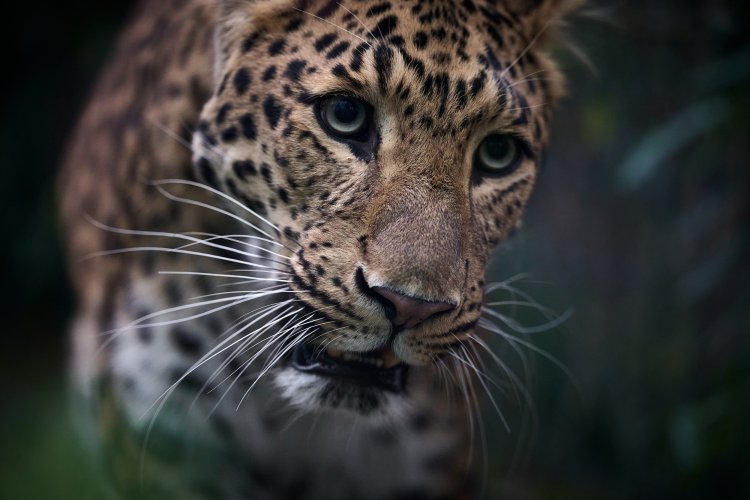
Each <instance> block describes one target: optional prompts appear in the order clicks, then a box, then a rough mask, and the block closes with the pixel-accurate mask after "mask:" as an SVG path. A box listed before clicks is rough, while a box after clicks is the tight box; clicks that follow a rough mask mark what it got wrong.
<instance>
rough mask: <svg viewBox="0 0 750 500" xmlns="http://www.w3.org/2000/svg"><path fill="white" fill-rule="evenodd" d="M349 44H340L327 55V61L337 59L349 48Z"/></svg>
mask: <svg viewBox="0 0 750 500" xmlns="http://www.w3.org/2000/svg"><path fill="white" fill-rule="evenodd" d="M349 45H350V44H349V42H339V43H337V44H336V45H334V46H333V48H332V49H331V50H330V51H329V52H328V54H326V59H335V58H337V57H338V56H340V55H341V54H343V53H344V51H346V49H348V48H349Z"/></svg>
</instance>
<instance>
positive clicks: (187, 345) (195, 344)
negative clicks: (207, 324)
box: [171, 326, 202, 356]
mask: <svg viewBox="0 0 750 500" xmlns="http://www.w3.org/2000/svg"><path fill="white" fill-rule="evenodd" d="M171 339H172V343H173V344H174V345H175V347H177V349H179V350H180V351H182V352H183V353H185V354H187V355H189V356H196V355H198V354H200V351H201V347H202V343H201V341H200V339H199V338H198V337H197V336H196V335H195V334H194V333H192V332H190V331H188V330H187V329H185V327H183V326H177V327H175V329H174V330H172V335H171Z"/></svg>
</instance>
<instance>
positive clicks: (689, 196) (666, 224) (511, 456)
mask: <svg viewBox="0 0 750 500" xmlns="http://www.w3.org/2000/svg"><path fill="white" fill-rule="evenodd" d="M25 9H26V11H25V13H24V14H23V15H20V14H16V13H12V12H11V13H9V14H8V13H6V15H7V16H8V17H6V26H5V29H4V30H3V38H4V39H5V40H4V44H3V46H4V49H5V50H4V55H5V57H6V62H5V64H4V65H3V66H4V68H6V69H7V72H6V74H5V75H4V76H3V77H2V78H1V79H0V82H1V84H2V87H3V90H4V91H3V93H2V96H3V98H2V99H3V100H2V121H1V122H0V127H2V128H1V129H0V165H2V172H3V177H2V179H3V180H2V181H0V203H2V210H0V223H1V224H2V228H3V229H4V231H5V233H4V244H3V245H2V252H0V259H1V260H0V263H1V266H2V268H1V269H2V271H1V272H2V279H3V285H4V287H3V292H4V293H3V299H2V301H0V304H2V308H3V315H2V317H3V318H4V319H5V321H4V325H3V329H2V335H1V336H0V338H1V339H2V351H0V352H1V353H0V401H2V409H1V410H0V450H1V455H0V464H1V465H0V498H13V499H15V498H23V499H25V498H65V499H67V498H71V499H85V498H101V497H102V493H101V490H99V484H98V483H97V480H96V474H95V472H94V468H93V466H92V464H91V463H89V462H88V461H87V459H86V458H85V454H84V452H83V448H82V445H81V444H80V443H79V442H78V440H77V438H76V435H75V433H74V430H73V427H72V424H71V422H70V417H69V411H68V406H67V394H66V375H65V366H64V365H65V356H66V353H65V351H66V347H65V345H66V344H65V338H64V334H65V325H66V322H67V321H68V319H69V317H70V312H71V307H72V303H71V297H70V294H69V289H68V286H67V284H66V278H65V273H64V270H63V267H62V262H61V257H60V250H59V248H58V245H57V240H56V235H55V217H56V210H55V205H54V200H53V190H54V180H55V172H56V169H57V162H58V160H59V157H60V154H61V148H62V145H63V143H64V141H65V138H66V136H67V135H68V133H69V132H70V130H71V127H72V124H73V122H74V120H75V116H76V113H77V110H79V109H80V106H81V105H82V103H83V102H84V98H85V94H86V92H87V89H88V88H90V86H91V84H92V80H93V78H94V76H95V74H96V72H97V69H98V68H99V67H100V65H101V64H102V61H103V60H104V58H105V57H106V54H107V52H108V50H109V48H110V47H111V44H112V40H113V36H114V35H115V33H116V32H117V29H118V26H119V25H120V23H121V22H122V19H123V18H124V15H125V13H126V12H127V11H128V3H127V2H120V3H119V4H118V3H115V2H109V3H103V2H102V3H99V2H93V1H86V2H77V3H76V4H75V5H71V4H69V3H68V2H52V1H37V2H33V3H29V4H28V5H27V6H26V7H25ZM589 13H590V14H594V15H593V17H594V18H595V19H592V18H591V17H592V16H588V17H585V16H583V17H581V18H579V19H577V20H575V22H574V23H573V25H572V28H571V30H570V34H571V38H572V40H573V41H574V42H575V44H576V45H577V46H579V47H580V48H582V50H583V51H584V52H585V53H586V54H587V56H588V58H589V59H590V60H591V61H592V63H593V66H594V68H595V69H594V70H593V71H592V70H590V69H588V68H587V67H586V66H585V65H584V64H582V63H581V62H580V61H578V60H577V59H576V58H575V57H573V56H572V55H571V53H570V52H569V51H565V50H562V51H560V57H561V60H562V61H563V63H564V66H565V68H566V70H567V72H568V74H569V75H570V84H569V89H570V96H569V98H568V99H567V100H566V101H565V102H564V103H563V104H562V106H561V107H560V109H559V111H558V114H557V118H556V124H555V125H556V126H555V131H554V134H553V137H554V140H553V144H552V146H551V148H550V153H549V157H548V159H547V162H546V165H545V168H544V172H543V175H542V179H541V182H540V185H539V189H538V190H537V192H536V195H535V197H534V199H533V202H532V204H531V207H530V210H529V213H528V216H527V219H526V225H525V227H524V229H523V230H522V231H521V232H520V233H519V234H518V236H517V237H515V239H514V240H513V241H511V242H510V243H509V244H508V245H506V246H505V247H504V248H503V249H502V250H501V251H500V252H499V253H498V256H497V258H496V260H495V264H494V265H493V268H492V271H491V276H490V278H491V279H504V278H507V277H509V276H512V275H515V274H517V273H521V272H524V273H529V274H530V276H531V277H530V278H528V279H526V280H524V281H523V282H522V283H521V284H520V286H521V287H522V288H523V289H524V290H526V291H528V292H529V293H530V294H531V295H532V296H534V298H535V299H537V300H538V301H539V302H540V303H542V304H544V305H546V306H550V307H552V308H554V309H556V310H558V311H564V310H566V309H568V308H570V309H572V310H573V316H572V318H571V319H570V320H568V321H567V322H566V323H565V324H564V326H563V327H561V328H557V329H555V330H553V331H550V332H546V333H538V334H531V335H529V336H528V339H530V340H531V341H533V342H534V343H535V344H536V345H538V346H540V347H541V348H543V349H545V350H546V351H548V352H549V353H550V354H551V355H553V356H555V357H556V358H557V359H559V360H560V361H561V363H563V364H564V365H565V366H566V367H567V368H568V370H569V371H570V372H571V373H572V374H573V376H574V377H575V379H576V380H577V382H578V388H576V384H575V383H574V382H573V381H571V379H570V378H568V377H567V376H566V375H565V374H564V373H563V372H562V371H561V370H560V369H558V368H557V367H556V366H555V365H554V363H551V362H549V361H547V360H546V359H544V358H543V357H539V356H536V357H534V356H533V355H531V356H530V357H531V358H532V361H533V364H534V365H535V368H534V372H535V376H534V380H533V381H531V382H530V385H529V388H530V391H531V393H532V397H533V400H534V402H535V404H536V422H537V423H536V424H535V425H531V424H529V420H528V419H526V418H523V417H522V416H521V415H520V414H519V411H518V410H517V407H516V406H517V405H516V404H515V403H514V402H513V400H512V399H509V398H503V397H502V396H499V400H498V401H499V402H500V404H501V406H502V407H503V409H504V411H505V412H506V413H507V414H508V418H509V419H510V421H511V424H512V431H511V433H507V432H505V431H504V430H503V428H502V426H501V425H499V420H498V419H496V418H491V414H488V418H487V419H486V421H485V424H486V426H487V431H488V438H487V443H488V447H489V451H490V459H489V462H488V464H489V465H488V467H489V471H490V472H489V474H490V476H491V477H493V478H500V479H501V481H500V482H501V483H502V486H501V487H500V490H501V491H502V492H503V493H504V494H505V495H506V496H507V497H509V498H542V499H547V498H552V499H556V498H559V499H567V498H572V499H580V498H696V499H697V498H742V497H745V498H747V497H748V496H750V481H749V480H748V479H746V478H748V477H750V430H748V424H750V337H749V336H748V334H749V333H750V259H749V258H748V256H749V255H750V217H749V216H750V193H749V191H750V146H749V145H748V141H749V140H750V127H749V126H748V121H749V119H750V118H749V116H750V102H749V101H750V7H749V6H748V3H747V2H743V1H735V2H730V1H712V0H705V1H700V0H695V1H679V0H669V1H648V0H636V1H624V0H623V1H619V2H598V3H597V4H596V5H595V8H593V9H589ZM8 59H9V60H10V64H8V62H7V60H8ZM518 317H519V319H520V320H521V321H522V322H523V323H524V324H527V325H533V324H536V323H539V322H540V321H543V320H542V318H539V317H534V315H529V314H521V313H519V316H518ZM500 344H502V342H498V349H499V350H500V351H501V352H502V353H503V355H504V356H506V359H508V361H509V363H511V364H512V365H513V366H514V367H515V368H519V367H520V364H519V362H518V360H517V359H516V358H517V357H515V355H514V354H513V351H512V350H510V349H508V348H507V346H505V347H503V346H502V345H500ZM534 358H536V359H534ZM519 443H520V444H519ZM519 450H520V451H519Z"/></svg>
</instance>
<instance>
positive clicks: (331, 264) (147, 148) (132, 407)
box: [60, 0, 567, 499]
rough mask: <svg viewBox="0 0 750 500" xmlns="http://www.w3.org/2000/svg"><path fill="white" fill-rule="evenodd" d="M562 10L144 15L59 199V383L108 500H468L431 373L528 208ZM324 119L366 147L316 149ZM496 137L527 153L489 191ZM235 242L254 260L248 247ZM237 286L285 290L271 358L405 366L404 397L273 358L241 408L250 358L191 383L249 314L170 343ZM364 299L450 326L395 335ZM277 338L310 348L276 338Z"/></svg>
mask: <svg viewBox="0 0 750 500" xmlns="http://www.w3.org/2000/svg"><path fill="white" fill-rule="evenodd" d="M565 10H567V9H566V5H565V4H564V2H561V1H556V0H537V1H530V0H529V1H522V0H506V1H501V0H498V1H488V0H485V1H479V0H460V1H459V0H408V1H402V2H396V1H392V0H349V1H347V0H344V1H337V0H224V1H218V0H216V1H211V0H185V1H177V0H174V1H160V2H156V1H144V2H142V3H141V5H140V6H139V8H138V9H137V12H136V14H135V15H134V17H133V20H132V21H131V23H130V25H129V27H128V28H127V29H126V30H125V32H124V34H123V36H122V37H121V39H120V40H119V42H118V45H117V48H116V50H115V54H114V55H113V57H112V59H111V62H110V64H109V65H108V67H107V69H106V70H105V72H104V75H103V77H102V79H101V80H100V82H99V84H98V86H97V88H96V89H95V92H94V94H93V98H92V101H91V104H90V105H89V107H88V108H87V111H86V112H85V114H84V116H83V118H82V121H81V123H80V125H79V127H78V129H77V132H76V134H75V136H74V137H73V139H72V141H71V143H70V148H69V151H68V154H67V161H66V166H65V169H64V172H63V177H62V181H61V191H60V192H61V207H62V214H63V230H64V235H65V239H66V242H67V247H68V253H69V255H70V257H71V276H72V279H73V281H74V284H75V287H76V290H77V294H78V299H79V305H78V313H77V316H76V320H75V323H74V327H73V331H74V353H73V354H74V356H73V373H74V379H75V382H76V387H77V388H78V390H79V392H80V394H82V395H83V397H84V398H85V400H86V401H88V402H89V403H90V406H91V407H92V408H93V409H94V412H93V415H94V422H95V424H94V426H95V427H96V428H97V429H98V431H97V434H98V435H99V437H100V442H101V443H102V449H103V451H104V453H106V454H108V455H109V456H111V457H113V461H112V464H113V466H112V467H111V470H110V472H111V473H112V475H113V478H114V480H115V483H116V484H117V485H118V488H120V489H121V491H124V492H130V493H132V494H133V495H136V496H143V495H146V496H147V495H151V496H153V497H155V498H159V497H160V495H163V494H164V492H165V491H179V492H181V494H180V496H179V497H180V498H190V497H205V498H220V497H226V498H373V499H376V498H377V499H381V498H466V497H467V496H471V495H472V493H471V489H470V481H468V480H467V477H468V476H467V473H466V471H467V468H468V466H469V463H470V459H469V458H470V457H468V449H469V443H468V441H469V435H468V434H469V433H468V429H467V426H466V425H465V424H466V415H465V414H466V412H467V411H468V410H467V408H466V407H465V406H464V405H463V404H462V403H461V402H460V401H459V402H458V403H457V402H456V401H455V400H451V398H449V397H446V394H447V393H446V390H445V388H444V387H443V385H442V383H441V381H440V380H439V378H438V377H437V375H436V373H437V371H436V370H437V369H436V365H437V364H438V363H440V362H441V361H440V360H441V359H443V358H444V357H445V356H449V355H450V353H451V352H454V351H456V350H457V349H459V348H460V346H462V345H463V344H464V343H466V342H468V340H469V338H470V336H471V335H473V334H474V332H475V330H476V325H477V322H478V320H479V318H480V315H481V311H482V297H483V293H484V292H483V289H484V285H485V283H484V272H485V268H486V266H487V262H488V260H489V257H490V254H491V251H492V249H493V248H494V247H495V246H497V245H498V244H499V243H500V242H502V241H503V240H505V239H506V238H507V236H508V235H509V234H510V233H511V231H512V230H513V229H514V228H515V227H517V226H518V225H519V224H520V220H521V215H522V212H523V209H524V207H525V205H526V203H527V201H528V199H529V196H530V195H531V193H532V190H533V187H534V184H535V179H536V176H537V173H538V170H539V165H540V163H541V161H542V157H543V154H544V147H545V144H546V142H547V135H548V128H549V122H550V119H551V114H552V110H553V104H554V103H555V101H556V100H557V99H558V97H559V96H560V95H561V93H562V90H561V89H562V82H561V80H562V79H561V76H560V74H559V72H558V70H557V68H556V66H555V65H554V63H553V62H552V61H551V60H550V59H549V57H547V55H546V53H545V51H544V48H545V43H544V39H545V38H546V34H547V32H549V31H550V27H553V26H554V25H555V24H556V22H557V20H558V19H559V17H560V16H561V15H562V14H563V13H564V11H565ZM334 95H347V96H353V97H356V98H358V99H361V100H362V101H364V102H366V103H367V104H368V106H369V107H370V108H371V110H372V113H373V121H374V124H375V134H374V135H373V136H372V140H371V141H369V142H367V143H363V144H359V143H356V144H355V143H352V142H351V141H350V142H347V141H342V140H340V139H339V138H336V137H334V136H332V135H331V134H330V133H329V132H328V131H326V130H325V128H324V127H323V126H322V125H321V122H320V117H319V114H317V113H318V112H317V111H316V109H317V108H316V106H317V103H320V102H321V100H322V99H325V98H326V97H328V96H334ZM493 133H502V134H509V135H512V136H513V137H515V138H517V140H518V141H519V144H522V145H523V158H522V161H521V162H520V164H519V165H518V167H517V168H515V169H514V170H513V171H512V172H509V173H507V175H495V176H493V175H483V174H481V173H480V172H478V171H477V169H476V168H474V166H473V165H474V159H475V155H476V151H477V148H478V147H479V144H480V143H481V142H482V140H483V139H484V138H485V137H487V136H488V135H490V134H493ZM167 179H173V180H174V179H177V180H179V181H167ZM251 225H252V227H251ZM207 235H209V236H207ZM210 235H221V236H220V237H217V238H216V239H213V240H212V239H211V236H210ZM253 235H254V236H257V237H262V238H263V240H261V239H256V240H252V239H243V238H245V237H246V236H253ZM191 238H192V239H191ZM198 240H203V241H198ZM248 242H251V243H252V242H254V243H257V246H253V245H249V246H248V245H245V244H244V243H248ZM182 245H187V246H182ZM144 247H147V248H144ZM128 248H131V249H132V248H140V249H141V251H132V252H131V251H127V252H123V251H122V250H123V249H128ZM170 248H172V249H173V248H179V249H180V251H179V252H177V251H168V250H165V249H170ZM186 250H187V251H186ZM108 252H109V253H112V252H115V253H114V254H112V255H109V256H106V257H96V258H88V259H86V260H83V261H81V260H80V258H81V257H82V256H91V255H98V254H101V253H108ZM206 253H209V254H211V255H213V256H214V257H211V258H209V257H207V256H206V255H202V254H206ZM274 255H276V256H277V257H275V256H274ZM248 262H249V263H251V265H256V266H258V268H264V269H266V268H269V269H270V268H272V269H273V272H270V271H269V272H268V273H267V274H266V275H264V276H265V277H266V278H269V279H271V278H272V277H274V278H275V279H278V280H279V281H281V282H283V285H281V288H278V289H273V290H272V291H273V293H272V294H271V293H270V292H269V295H268V296H266V297H265V298H264V299H263V300H264V301H263V302H262V304H265V307H267V308H268V309H267V310H268V311H270V313H269V315H268V316H266V317H263V319H262V320H259V323H258V325H259V327H260V326H262V325H264V324H268V325H269V328H268V330H267V331H266V332H265V335H266V338H269V337H270V338H274V337H273V335H274V332H279V331H282V332H287V334H289V338H286V337H285V338H283V339H276V340H277V341H278V349H284V348H286V347H288V346H291V345H292V344H294V342H295V341H298V339H295V337H294V334H297V335H298V336H300V335H303V332H306V333H305V334H307V335H312V333H314V339H315V342H316V343H318V344H319V345H325V346H328V347H334V348H337V349H340V350H343V351H358V352H360V351H367V350H371V349H375V348H378V347H380V346H382V345H384V344H389V345H391V346H392V349H393V351H394V352H395V354H396V355H397V356H398V358H400V359H401V360H402V361H403V362H406V363H408V364H410V365H412V368H413V369H412V370H411V375H410V377H409V381H408V385H407V391H406V393H405V394H389V393H386V392H382V391H376V390H371V389H369V388H362V387H355V386H352V385H349V384H346V383H340V382H337V381H330V380H324V379H323V378H321V377H319V376H316V375H312V374H304V373H301V372H298V371H296V370H295V369H294V368H293V367H291V366H290V365H289V363H288V356H279V357H278V358H277V359H276V361H277V362H276V363H275V364H274V366H273V368H272V370H271V372H270V375H269V376H268V377H265V378H263V379H261V380H260V382H259V383H257V384H256V383H255V382H256V380H257V379H256V378H255V377H257V374H256V375H253V371H254V369H248V365H249V363H250V360H251V358H252V357H251V356H250V354H249V353H248V352H242V353H239V354H238V353H237V352H236V351H235V350H231V349H230V350H227V351H223V350H222V351H219V352H218V353H217V354H216V355H215V356H211V357H210V358H208V359H207V353H216V347H217V346H221V345H223V344H222V342H224V339H225V338H226V335H227V332H231V331H232V328H233V327H234V325H236V324H237V321H241V320H242V318H243V315H244V314H247V313H248V312H249V311H250V310H251V308H250V306H249V305H248V304H246V303H238V304H229V305H231V306H232V307H223V308H221V307H218V306H217V307H215V308H214V309H216V310H215V311H213V312H212V313H211V314H205V315H201V314H194V315H193V316H190V319H189V320H188V321H185V320H184V318H185V317H186V313H185V311H190V309H189V308H188V305H189V304H190V301H191V300H194V299H193V298H194V297H199V296H203V295H206V294H212V293H220V292H222V291H228V290H232V288H222V286H223V285H225V283H224V282H223V281H222V280H221V279H220V276H219V275H223V276H224V277H226V276H230V275H233V274H234V275H236V274H237V272H236V271H234V270H235V269H236V268H238V267H241V266H243V265H245V263H248ZM264 266H265V267H264ZM240 275H242V274H241V273H240ZM253 276H257V274H256V275H253ZM224 281H226V280H224ZM377 286H383V287H387V288H390V289H392V290H396V291H397V292H399V293H402V294H404V295H407V296H410V297H414V298H416V299H420V300H423V301H428V302H441V303H450V304H452V305H453V306H455V307H454V308H453V309H452V310H451V311H449V312H447V313H441V314H439V315H436V316H434V317H432V318H430V319H428V320H426V321H424V322H422V323H421V324H419V325H417V326H415V327H413V328H407V329H404V330H402V331H398V330H394V329H393V327H392V324H391V321H390V320H389V318H388V316H387V314H385V312H384V307H383V304H382V302H381V301H378V300H376V299H375V298H374V297H373V294H372V291H371V290H370V289H371V288H372V287H377ZM284 294H285V295H284ZM214 297H221V296H220V295H214ZM287 298H291V299H294V300H296V301H298V302H288V303H287V302H284V300H286V299H287ZM216 304H218V305H219V306H220V305H221V304H223V302H216ZM254 304H255V303H254ZM282 306H283V307H282ZM252 307H253V308H255V307H256V306H255V305H253V306H252ZM288 311H296V312H294V313H292V312H288ZM284 314H287V315H288V316H286V317H285V316H284ZM285 318H288V321H292V320H295V321H298V322H299V321H303V318H304V321H308V322H309V325H310V327H308V328H307V330H303V328H302V326H300V327H299V328H297V329H296V330H295V329H292V330H284V329H283V328H282V323H281V321H282V320H283V319H285ZM275 320H277V321H279V323H278V324H275V323H274V321H275ZM274 325H275V326H274ZM313 325H314V329H313V330H311V328H313ZM289 332H292V333H289ZM311 332H312V333H311ZM212 349H214V350H213V351H212ZM276 352H280V351H276ZM261 359H262V360H264V361H267V360H268V359H269V357H268V356H264V357H262V358H261ZM196 362H200V363H199V365H196ZM227 380H229V381H231V383H229V384H228V383H226V381H227ZM250 389H252V390H251V391H250V392H249V393H248V391H249V390H250ZM248 394H249V396H248ZM165 396H166V397H165ZM186 408H192V410H191V411H187V410H186ZM295 411H297V412H301V413H300V414H299V415H294V414H293V413H294V412H295ZM157 414H158V418H157ZM144 415H145V418H144ZM147 436H149V438H151V437H153V438H154V439H157V440H159V441H161V442H162V445H153V446H149V444H148V443H149V441H148V440H147V439H146V437H147ZM302 442H304V443H305V444H304V445H301V444H300V443H302ZM144 443H145V444H144ZM185 443H189V446H187V445H186V444H185ZM144 446H145V450H146V453H145V455H142V454H141V453H140V452H136V451H134V450H141V448H142V447H144ZM175 449H182V450H183V451H184V453H182V454H179V455H180V456H179V458H178V459H175V458H174V457H173V456H172V455H173V453H171V452H172V451H173V450H175ZM141 451H142V450H141ZM144 456H146V457H148V458H146V459H144V458H143V457H144ZM141 460H145V463H144V464H143V467H135V468H133V467H132V464H133V463H134V462H140V461H141ZM127 464H130V465H127ZM216 464H221V469H220V470H219V469H216V468H215V465H216ZM134 470H139V471H140V470H143V471H145V472H144V474H145V475H146V480H145V481H143V482H142V481H140V480H139V479H137V478H135V475H136V474H135V473H134V472H133V471H134ZM196 471H198V472H196ZM141 484H143V485H145V486H142V487H141V486H140V485H141ZM136 485H138V486H136ZM126 494H127V493H126ZM170 495H171V493H170Z"/></svg>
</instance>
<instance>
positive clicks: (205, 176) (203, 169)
mask: <svg viewBox="0 0 750 500" xmlns="http://www.w3.org/2000/svg"><path fill="white" fill-rule="evenodd" d="M198 175H199V176H200V178H201V179H202V180H203V182H204V183H206V184H207V185H209V186H211V187H212V188H214V189H219V180H218V179H217V178H216V172H214V169H213V167H212V166H211V162H210V161H208V158H204V157H201V158H199V159H198Z"/></svg>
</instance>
